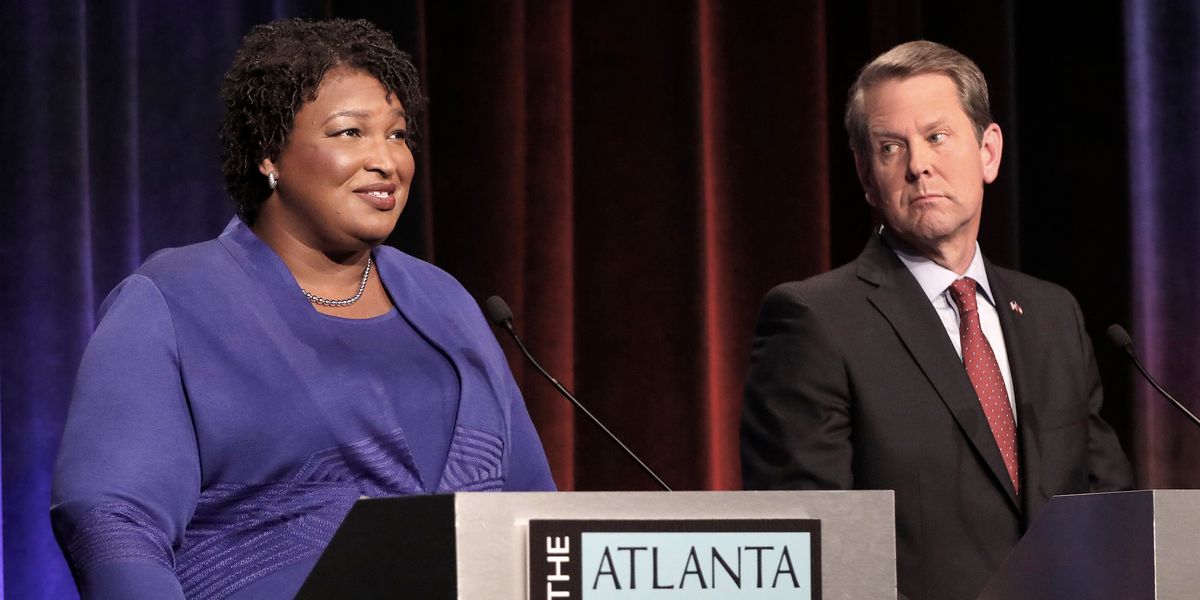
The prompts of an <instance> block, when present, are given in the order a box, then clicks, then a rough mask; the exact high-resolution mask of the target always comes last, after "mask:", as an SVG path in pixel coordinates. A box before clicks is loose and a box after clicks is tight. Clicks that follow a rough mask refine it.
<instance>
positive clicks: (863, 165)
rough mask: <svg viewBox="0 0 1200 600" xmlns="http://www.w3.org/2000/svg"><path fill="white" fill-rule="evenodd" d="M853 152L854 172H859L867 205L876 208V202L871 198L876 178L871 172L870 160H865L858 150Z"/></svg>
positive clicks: (859, 180) (859, 179)
mask: <svg viewBox="0 0 1200 600" xmlns="http://www.w3.org/2000/svg"><path fill="white" fill-rule="evenodd" d="M851 152H853V153H854V170H855V171H858V182H859V183H860V184H862V189H863V195H864V196H866V197H867V204H870V205H871V206H872V207H874V206H875V205H876V200H875V198H874V197H872V196H871V190H873V189H875V176H874V175H873V174H872V172H871V164H870V162H871V161H870V158H864V157H863V156H862V155H861V154H859V153H858V150H854V149H851Z"/></svg>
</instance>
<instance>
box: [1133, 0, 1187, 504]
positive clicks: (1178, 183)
mask: <svg viewBox="0 0 1200 600" xmlns="http://www.w3.org/2000/svg"><path fill="white" fill-rule="evenodd" d="M1126 14H1127V18H1126V30H1127V39H1128V43H1127V45H1126V54H1127V56H1128V76H1127V79H1128V89H1129V103H1128V107H1129V140H1130V141H1129V148H1130V157H1129V158H1130V160H1129V164H1130V197H1131V201H1130V209H1131V210H1130V213H1131V227H1132V232H1133V234H1132V238H1133V298H1134V302H1133V307H1134V322H1133V323H1134V327H1135V329H1134V331H1133V337H1134V343H1135V347H1136V348H1138V350H1139V354H1140V355H1141V357H1142V361H1143V362H1144V363H1145V365H1146V368H1147V369H1148V370H1149V371H1150V372H1151V373H1152V374H1154V375H1155V377H1156V378H1158V379H1159V382H1160V383H1162V384H1163V386H1164V387H1166V388H1167V389H1168V390H1173V391H1174V392H1175V393H1176V394H1177V397H1178V398H1179V400H1180V402H1183V403H1184V404H1185V405H1188V406H1189V408H1190V409H1191V410H1192V411H1193V412H1197V411H1198V410H1200V402H1197V400H1196V397H1197V393H1198V390H1200V369H1197V357H1198V356H1200V315H1198V314H1197V312H1196V305H1197V303H1198V302H1200V281H1198V280H1197V278H1196V275H1195V273H1193V272H1192V269H1193V268H1194V267H1195V266H1196V265H1197V264H1200V242H1198V241H1197V239H1198V238H1197V232H1200V159H1197V154H1196V153H1195V152H1194V148H1195V147H1196V145H1197V144H1200V5H1198V4H1197V3H1195V2H1172V1H1170V0H1136V1H1130V2H1128V3H1127V5H1126ZM1136 406H1137V411H1136V414H1137V427H1136V431H1137V434H1138V435H1137V442H1136V444H1137V445H1136V456H1137V465H1136V466H1137V467H1138V470H1139V471H1140V473H1141V475H1142V485H1144V486H1146V487H1191V488H1194V487H1196V486H1200V431H1197V430H1196V428H1195V427H1194V426H1192V425H1191V424H1190V423H1188V422H1187V421H1186V419H1185V418H1184V417H1183V416H1182V415H1180V414H1178V413H1177V412H1176V410H1175V408H1173V407H1171V406H1169V405H1168V404H1167V402H1166V400H1164V399H1162V398H1159V397H1158V396H1157V394H1156V393H1155V392H1154V391H1153V389H1151V388H1150V386H1149V385H1138V387H1137V404H1136Z"/></svg>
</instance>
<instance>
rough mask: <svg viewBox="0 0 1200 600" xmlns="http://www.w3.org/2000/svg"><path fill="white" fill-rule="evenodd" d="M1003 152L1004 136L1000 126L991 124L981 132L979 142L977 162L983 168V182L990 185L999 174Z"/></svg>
mask: <svg viewBox="0 0 1200 600" xmlns="http://www.w3.org/2000/svg"><path fill="white" fill-rule="evenodd" d="M1003 151H1004V135H1003V134H1002V133H1000V126H999V125H997V124H995V123H992V124H991V125H988V126H987V129H984V130H983V137H982V138H980V140H979V161H980V163H981V164H982V166H983V182H984V183H991V182H993V181H995V180H996V175H998V174H999V173H1000V154H1001V153H1002V152H1003Z"/></svg>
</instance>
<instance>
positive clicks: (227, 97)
mask: <svg viewBox="0 0 1200 600" xmlns="http://www.w3.org/2000/svg"><path fill="white" fill-rule="evenodd" d="M335 67H349V68H352V69H356V70H359V71H363V72H365V73H367V74H369V75H371V76H373V77H375V78H376V79H378V80H379V82H380V83H381V84H383V87H384V88H385V89H387V91H388V93H389V94H393V95H394V96H395V97H396V99H397V100H399V101H400V105H401V106H403V107H404V111H405V116H406V120H407V128H408V134H409V136H408V143H409V145H410V147H412V145H414V144H415V143H416V140H417V134H418V131H417V122H418V117H419V115H420V111H421V109H422V108H423V105H424V101H425V99H424V97H423V96H422V95H421V83H420V78H419V77H418V76H417V68H416V67H415V66H414V65H413V62H412V59H411V58H410V57H409V55H408V54H407V53H405V52H403V51H401V50H399V49H398V48H396V44H395V42H393V41H392V36H391V35H389V34H387V33H385V32H383V31H381V30H380V29H379V28H378V27H376V26H375V25H373V24H371V23H370V22H368V21H365V20H361V19H360V20H354V21H351V20H346V19H331V20H327V21H311V20H304V19H285V20H281V21H274V22H272V23H267V24H265V25H257V26H255V27H254V29H251V30H250V33H248V34H246V37H245V39H244V40H242V47H241V48H239V49H238V51H237V54H235V55H234V57H233V66H231V67H230V68H229V72H228V73H226V74H225V80H224V82H222V84H221V100H222V101H223V102H224V103H225V120H224V122H223V123H222V125H221V145H222V148H223V150H222V157H221V171H222V172H223V173H224V175H225V189H226V190H228V191H229V195H230V196H232V197H233V201H234V203H235V204H236V206H237V214H238V216H239V217H241V219H242V220H243V221H245V222H246V223H247V224H249V225H253V224H254V220H255V218H256V217H257V216H258V212H259V209H260V208H261V207H262V203H263V202H264V201H265V200H266V199H267V198H268V197H269V196H270V195H271V189H270V188H269V187H268V186H267V180H266V178H265V177H263V176H262V173H260V172H259V171H258V166H259V164H260V163H261V162H262V160H263V159H264V158H270V159H272V160H278V159H279V153H280V150H282V149H283V145H284V143H285V142H286V141H287V138H288V135H289V134H290V133H291V131H292V125H293V124H294V122H295V120H296V112H297V111H299V110H300V107H301V106H303V105H304V104H305V103H307V102H311V101H312V100H314V99H315V98H316V97H317V88H318V87H319V86H320V85H321V81H322V80H323V79H324V77H325V74H326V73H328V72H329V71H330V70H331V69H333V68H335Z"/></svg>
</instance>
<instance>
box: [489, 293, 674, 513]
mask: <svg viewBox="0 0 1200 600" xmlns="http://www.w3.org/2000/svg"><path fill="white" fill-rule="evenodd" d="M483 310H484V312H486V313H487V316H488V319H489V320H491V322H492V323H493V324H494V325H496V326H497V327H500V328H502V329H504V330H505V331H507V332H508V335H510V336H512V339H513V341H514V342H516V343H517V347H518V348H520V349H521V353H522V354H524V355H525V358H527V359H529V363H530V364H532V365H533V368H535V369H537V372H538V373H541V374H542V377H545V378H546V379H547V380H549V381H550V384H551V385H553V386H554V389H556V390H558V393H560V394H562V395H563V397H564V398H566V399H567V400H570V401H571V404H573V405H575V408H576V409H578V410H579V412H581V413H583V414H584V416H586V417H587V418H588V419H590V420H591V421H592V423H595V424H596V427H599V428H600V431H603V432H604V434H605V435H607V436H608V438H609V439H610V440H612V441H613V442H614V443H615V444H616V445H618V446H620V447H621V449H622V450H624V451H625V454H628V455H629V458H632V459H633V461H634V462H636V463H637V464H638V466H639V467H641V468H642V470H643V471H645V472H646V474H647V475H649V476H650V477H651V478H652V479H654V481H655V482H656V483H658V486H659V487H661V488H662V489H664V490H666V491H668V492H669V491H671V488H670V486H668V485H667V484H666V482H664V481H663V480H662V478H661V477H659V476H658V474H657V473H655V472H654V470H653V469H651V468H650V467H648V466H646V463H644V462H642V459H640V458H638V455H636V454H634V453H633V450H630V449H629V447H628V446H626V445H625V443H624V442H622V441H621V440H620V438H618V437H617V436H616V434H614V433H613V432H611V431H609V430H608V428H607V427H605V426H604V423H601V422H600V419H597V418H596V416H595V415H593V414H592V411H590V410H588V409H587V408H585V407H584V406H583V405H582V404H580V403H579V401H578V400H576V399H575V396H572V395H571V392H568V391H567V388H565V387H563V386H562V384H561V383H559V382H558V380H557V379H555V378H554V377H553V376H551V375H550V373H548V372H547V371H546V370H545V369H543V368H542V365H539V364H538V361H537V360H536V359H534V358H533V355H532V354H530V353H529V349H528V348H526V347H525V344H524V343H523V342H522V341H521V338H520V337H519V336H517V331H516V330H515V329H513V324H512V320H513V315H512V311H511V310H509V308H508V304H506V303H505V302H504V300H503V299H501V298H500V296H492V297H491V298H488V299H487V300H484V301H483Z"/></svg>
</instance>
